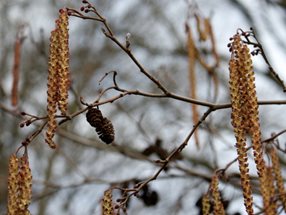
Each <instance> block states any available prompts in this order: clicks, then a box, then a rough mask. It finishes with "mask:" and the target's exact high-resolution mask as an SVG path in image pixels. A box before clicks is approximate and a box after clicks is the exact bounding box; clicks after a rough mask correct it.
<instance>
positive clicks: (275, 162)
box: [270, 147, 286, 212]
mask: <svg viewBox="0 0 286 215" xmlns="http://www.w3.org/2000/svg"><path fill="white" fill-rule="evenodd" d="M270 156H271V161H272V168H273V172H274V175H275V181H276V187H277V191H278V195H279V199H280V200H281V202H282V205H283V209H284V211H285V212H286V192H285V187H284V180H283V177H282V173H281V166H280V162H279V157H278V154H277V150H276V148H274V147H272V148H271V149H270Z"/></svg>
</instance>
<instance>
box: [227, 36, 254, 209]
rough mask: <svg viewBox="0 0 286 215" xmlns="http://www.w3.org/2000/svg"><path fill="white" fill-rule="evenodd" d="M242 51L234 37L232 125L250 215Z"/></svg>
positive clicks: (245, 202) (251, 201) (251, 203)
mask: <svg viewBox="0 0 286 215" xmlns="http://www.w3.org/2000/svg"><path fill="white" fill-rule="evenodd" d="M241 51H242V44H241V41H240V37H239V35H235V36H234V37H233V42H232V56H231V59H230V62H229V71H230V80H229V86H230V97H231V107H232V113H231V123H232V126H233V129H234V134H235V138H236V150H237V154H238V164H239V170H240V175H241V186H242V190H243V197H244V205H245V208H246V211H247V213H248V214H253V197H252V190H251V186H250V178H249V168H248V157H247V149H246V137H245V135H246V133H247V132H248V130H249V124H250V122H249V121H248V116H247V115H248V113H247V110H246V109H245V108H244V105H245V91H246V85H245V79H244V78H243V74H241V73H242V72H243V68H241V63H239V61H240V58H239V56H240V55H239V53H240V52H241Z"/></svg>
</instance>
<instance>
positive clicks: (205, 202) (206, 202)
mask: <svg viewBox="0 0 286 215" xmlns="http://www.w3.org/2000/svg"><path fill="white" fill-rule="evenodd" d="M210 210H211V203H210V198H209V196H208V194H205V195H204V196H203V199H202V212H203V215H209V214H210Z"/></svg>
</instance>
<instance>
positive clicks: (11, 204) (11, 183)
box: [7, 154, 18, 215]
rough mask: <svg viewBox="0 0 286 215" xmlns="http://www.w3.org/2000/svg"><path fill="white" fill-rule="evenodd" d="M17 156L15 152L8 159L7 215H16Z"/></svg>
mask: <svg viewBox="0 0 286 215" xmlns="http://www.w3.org/2000/svg"><path fill="white" fill-rule="evenodd" d="M17 192H18V158H17V157H16V155H15V154H13V155H11V157H10V160H9V176H8V208H7V211H8V215H16V214H17V211H18V204H17V199H18V195H17Z"/></svg>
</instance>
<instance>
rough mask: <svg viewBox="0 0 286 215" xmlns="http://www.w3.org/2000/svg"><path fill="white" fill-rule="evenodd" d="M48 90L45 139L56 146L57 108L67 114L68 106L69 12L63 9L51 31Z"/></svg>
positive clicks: (52, 145) (52, 146)
mask: <svg viewBox="0 0 286 215" xmlns="http://www.w3.org/2000/svg"><path fill="white" fill-rule="evenodd" d="M48 73H49V74H48V90H47V112H48V123H47V131H46V138H45V141H46V143H48V145H49V146H50V147H51V148H56V144H55V143H54V141H53V137H54V135H55V132H56V129H57V121H56V116H55V115H56V112H57V108H58V109H59V110H60V111H61V113H62V114H63V115H66V112H67V106H68V89H69V85H70V78H69V76H70V75H69V34H68V14H67V11H66V10H63V9H61V10H60V15H59V18H58V20H56V28H55V30H53V31H52V32H51V37H50V53H49V69H48Z"/></svg>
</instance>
